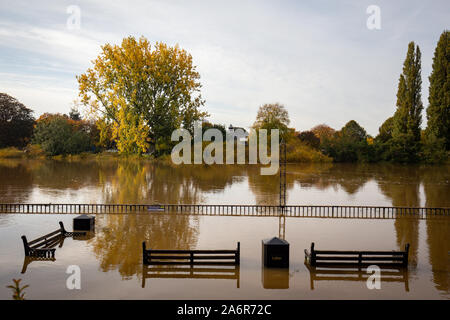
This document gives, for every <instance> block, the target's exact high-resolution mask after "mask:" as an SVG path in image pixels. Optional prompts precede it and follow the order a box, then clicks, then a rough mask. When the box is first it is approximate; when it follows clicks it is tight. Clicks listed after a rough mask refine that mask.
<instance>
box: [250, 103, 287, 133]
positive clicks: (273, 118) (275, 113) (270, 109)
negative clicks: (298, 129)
mask: <svg viewBox="0 0 450 320" xmlns="http://www.w3.org/2000/svg"><path fill="white" fill-rule="evenodd" d="M290 122H291V121H290V120H289V113H288V112H287V110H286V108H285V107H284V106H283V105H282V104H279V103H272V104H264V105H262V106H260V107H259V109H258V114H257V115H256V121H255V123H254V124H253V128H254V129H256V130H259V129H266V130H267V131H268V134H270V130H272V129H278V130H280V137H281V138H284V139H286V138H287V135H288V132H289V129H288V125H289V123H290Z"/></svg>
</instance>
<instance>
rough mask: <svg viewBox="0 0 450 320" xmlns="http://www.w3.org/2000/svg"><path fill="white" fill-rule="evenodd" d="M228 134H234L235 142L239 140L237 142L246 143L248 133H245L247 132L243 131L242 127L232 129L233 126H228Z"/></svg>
mask: <svg viewBox="0 0 450 320" xmlns="http://www.w3.org/2000/svg"><path fill="white" fill-rule="evenodd" d="M228 133H230V134H234V135H235V138H234V139H235V140H238V139H239V141H242V142H245V143H247V141H248V135H249V134H248V132H247V130H245V129H244V128H242V127H233V125H232V124H230V126H229V127H228Z"/></svg>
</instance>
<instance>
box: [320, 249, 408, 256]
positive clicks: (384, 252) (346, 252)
mask: <svg viewBox="0 0 450 320" xmlns="http://www.w3.org/2000/svg"><path fill="white" fill-rule="evenodd" d="M314 253H316V254H348V255H351V254H356V255H359V254H362V255H403V254H405V252H404V251H330V250H314Z"/></svg>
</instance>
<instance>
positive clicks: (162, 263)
mask: <svg viewBox="0 0 450 320" xmlns="http://www.w3.org/2000/svg"><path fill="white" fill-rule="evenodd" d="M150 263H151V264H155V265H190V264H191V263H190V262H187V261H186V262H182V261H180V262H178V261H150ZM195 264H196V265H211V266H214V265H215V266H222V265H223V266H234V265H236V263H235V262H222V261H216V262H209V261H197V262H195Z"/></svg>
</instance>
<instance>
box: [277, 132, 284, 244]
mask: <svg viewBox="0 0 450 320" xmlns="http://www.w3.org/2000/svg"><path fill="white" fill-rule="evenodd" d="M279 161H280V169H279V171H280V217H279V225H278V234H279V237H280V238H281V239H283V240H284V239H285V235H286V234H285V232H286V228H285V223H286V217H285V213H286V142H285V141H284V139H281V144H280V155H279Z"/></svg>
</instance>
